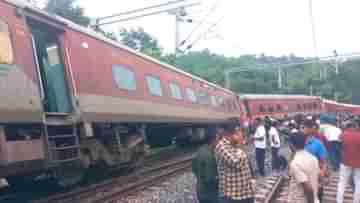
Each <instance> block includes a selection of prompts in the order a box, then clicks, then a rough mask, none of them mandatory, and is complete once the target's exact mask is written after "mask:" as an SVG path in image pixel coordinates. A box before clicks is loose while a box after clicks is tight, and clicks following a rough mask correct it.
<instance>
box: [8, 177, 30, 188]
mask: <svg viewBox="0 0 360 203" xmlns="http://www.w3.org/2000/svg"><path fill="white" fill-rule="evenodd" d="M6 181H7V182H8V184H9V185H10V187H12V188H16V189H17V190H21V191H22V190H27V189H29V187H30V188H31V183H33V179H30V178H27V177H19V176H14V177H8V178H6Z"/></svg>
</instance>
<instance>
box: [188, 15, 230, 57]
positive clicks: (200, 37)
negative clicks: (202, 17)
mask: <svg viewBox="0 0 360 203" xmlns="http://www.w3.org/2000/svg"><path fill="white" fill-rule="evenodd" d="M224 17H225V16H222V17H221V18H220V19H219V20H218V21H217V22H215V23H213V24H212V25H211V26H210V27H209V28H208V29H207V30H206V31H205V32H203V33H201V34H200V35H199V37H197V38H196V39H195V40H194V41H193V43H191V44H190V45H188V46H187V47H186V49H187V50H189V49H191V48H192V47H193V46H194V45H195V44H196V43H198V42H199V41H200V40H201V39H202V38H203V37H204V36H206V35H207V34H208V33H209V32H211V29H213V28H214V27H216V26H217V25H218V24H219V23H220V22H221V21H222V20H223V19H224Z"/></svg>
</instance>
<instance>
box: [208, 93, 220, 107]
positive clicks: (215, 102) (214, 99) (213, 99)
mask: <svg viewBox="0 0 360 203" xmlns="http://www.w3.org/2000/svg"><path fill="white" fill-rule="evenodd" d="M210 99H211V105H213V106H218V103H217V101H216V97H215V96H214V95H211V96H210Z"/></svg>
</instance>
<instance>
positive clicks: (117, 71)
mask: <svg viewBox="0 0 360 203" xmlns="http://www.w3.org/2000/svg"><path fill="white" fill-rule="evenodd" d="M112 72H113V77H114V80H115V82H116V85H117V87H118V88H120V89H125V90H136V79H135V73H134V72H133V71H131V70H130V69H128V68H126V67H124V66H119V65H113V67H112Z"/></svg>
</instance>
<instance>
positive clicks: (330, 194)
mask: <svg viewBox="0 0 360 203" xmlns="http://www.w3.org/2000/svg"><path fill="white" fill-rule="evenodd" d="M338 180H339V174H338V173H333V174H332V175H331V176H330V178H329V179H328V181H326V184H325V186H324V193H323V194H324V195H323V197H322V201H321V202H322V203H334V202H336V191H337V184H338ZM263 182H264V183H263V184H262V185H259V186H258V188H257V190H256V191H257V194H256V197H255V199H256V202H257V203H291V202H288V200H287V197H288V190H289V179H288V178H287V177H286V176H280V175H273V176H269V177H267V178H265V180H263ZM352 201H353V189H352V188H351V187H350V185H348V187H347V188H346V190H345V195H344V203H352Z"/></svg>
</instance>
